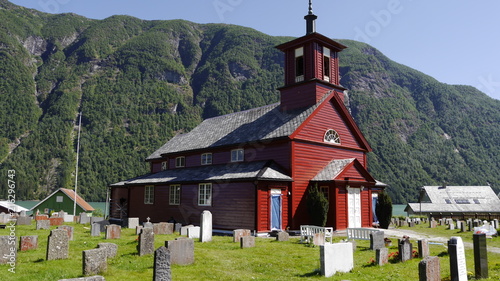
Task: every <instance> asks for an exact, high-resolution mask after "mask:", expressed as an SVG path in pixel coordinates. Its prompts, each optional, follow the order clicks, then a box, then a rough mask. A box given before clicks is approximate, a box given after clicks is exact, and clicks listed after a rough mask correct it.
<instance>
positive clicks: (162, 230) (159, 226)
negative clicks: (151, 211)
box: [153, 222, 174, 235]
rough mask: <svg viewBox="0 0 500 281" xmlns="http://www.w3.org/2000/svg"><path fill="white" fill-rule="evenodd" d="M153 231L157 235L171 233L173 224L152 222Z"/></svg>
mask: <svg viewBox="0 0 500 281" xmlns="http://www.w3.org/2000/svg"><path fill="white" fill-rule="evenodd" d="M153 232H154V233H155V234H157V235H168V234H173V233H174V224H173V223H168V222H160V223H153Z"/></svg>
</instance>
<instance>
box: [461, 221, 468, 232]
mask: <svg viewBox="0 0 500 281" xmlns="http://www.w3.org/2000/svg"><path fill="white" fill-rule="evenodd" d="M460 231H461V232H467V223H466V222H465V221H461V222H460Z"/></svg>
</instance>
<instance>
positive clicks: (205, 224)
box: [200, 210, 212, 242]
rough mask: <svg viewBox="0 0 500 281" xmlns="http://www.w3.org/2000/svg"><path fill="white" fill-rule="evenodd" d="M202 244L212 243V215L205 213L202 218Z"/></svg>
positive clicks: (208, 212)
mask: <svg viewBox="0 0 500 281" xmlns="http://www.w3.org/2000/svg"><path fill="white" fill-rule="evenodd" d="M200 222H201V226H200V242H210V241H212V213H211V212H210V211H207V210H205V211H203V212H202V213H201V217H200Z"/></svg>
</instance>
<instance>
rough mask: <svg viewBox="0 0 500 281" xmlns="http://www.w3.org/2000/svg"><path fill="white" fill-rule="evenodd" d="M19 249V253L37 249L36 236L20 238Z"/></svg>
mask: <svg viewBox="0 0 500 281" xmlns="http://www.w3.org/2000/svg"><path fill="white" fill-rule="evenodd" d="M19 249H20V250H21V251H28V250H34V249H38V235H32V236H21V238H20V239H19Z"/></svg>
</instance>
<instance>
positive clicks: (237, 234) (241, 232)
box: [233, 229, 252, 242]
mask: <svg viewBox="0 0 500 281" xmlns="http://www.w3.org/2000/svg"><path fill="white" fill-rule="evenodd" d="M250 235H252V231H251V230H250V229H235V230H233V242H240V241H241V237H243V236H250Z"/></svg>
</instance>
